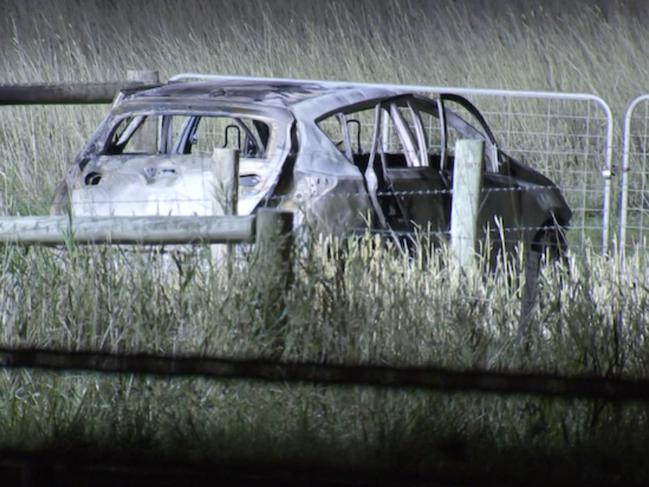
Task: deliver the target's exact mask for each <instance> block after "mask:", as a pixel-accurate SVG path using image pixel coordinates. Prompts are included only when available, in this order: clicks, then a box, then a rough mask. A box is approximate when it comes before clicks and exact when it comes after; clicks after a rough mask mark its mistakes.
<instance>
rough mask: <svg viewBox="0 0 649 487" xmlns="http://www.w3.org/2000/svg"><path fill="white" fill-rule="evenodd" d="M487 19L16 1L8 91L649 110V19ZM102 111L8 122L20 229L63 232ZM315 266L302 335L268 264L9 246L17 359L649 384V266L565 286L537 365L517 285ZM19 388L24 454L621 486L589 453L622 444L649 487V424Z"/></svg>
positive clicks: (64, 111) (307, 269) (548, 318)
mask: <svg viewBox="0 0 649 487" xmlns="http://www.w3.org/2000/svg"><path fill="white" fill-rule="evenodd" d="M469 3H470V2H467V3H466V4H464V3H461V2H380V3H378V4H377V3H376V2H354V3H353V4H351V3H350V4H348V3H343V2H329V3H327V4H321V3H319V2H318V3H316V2H298V1H290V0H283V1H281V2H272V3H263V4H260V3H258V2H250V1H245V0H239V1H232V2H220V3H219V5H218V8H216V7H215V6H214V4H213V3H212V2H207V1H194V2H182V3H180V2H171V1H165V2H155V3H154V2H147V3H145V2H126V1H112V2H80V1H77V2H74V1H67V2H59V3H56V4H55V6H54V5H53V4H51V3H49V2H44V1H42V2H39V1H25V2H18V1H16V2H9V3H8V4H7V5H5V6H4V11H5V14H4V15H3V17H2V18H1V19H0V45H1V46H2V52H1V53H0V81H2V82H14V81H37V80H48V81H49V80H97V79H119V78H122V77H123V74H124V72H125V71H126V69H129V68H142V67H156V68H159V69H160V70H161V74H162V76H163V77H164V76H167V75H170V74H173V73H176V72H182V71H202V72H219V73H234V74H259V75H281V76H296V77H310V78H333V79H353V80H363V81H372V80H376V81H394V82H404V81H407V82H419V83H426V84H438V85H451V86H452V85H459V86H462V85H468V86H483V87H496V88H520V89H546V90H566V91H593V92H595V93H599V94H605V95H607V99H608V100H610V101H611V103H612V105H613V106H614V108H615V109H616V110H617V111H618V113H619V111H620V110H621V108H622V107H623V105H624V103H625V102H626V100H627V99H629V98H631V97H632V96H634V95H635V94H636V93H638V92H640V91H642V88H643V86H644V85H643V83H644V80H645V79H646V78H647V75H648V74H649V73H648V71H649V64H647V62H646V52H645V47H644V46H645V44H646V42H645V38H646V33H645V29H644V26H643V25H641V24H640V22H639V20H637V19H639V18H641V16H640V15H638V16H633V15H629V13H638V12H639V10H642V11H644V10H643V9H644V8H645V7H644V6H643V3H642V2H629V3H625V4H624V5H623V6H621V7H619V8H618V9H612V8H610V6H609V7H606V5H607V4H606V3H602V5H603V6H604V7H605V8H604V11H600V10H599V9H598V8H597V7H594V6H591V4H590V3H586V2H583V3H582V4H581V5H582V6H581V7H575V6H573V7H571V8H570V9H569V10H567V11H564V10H560V9H559V6H560V5H563V4H565V2H563V3H562V2H554V3H553V2H549V3H544V5H546V6H545V7H543V8H541V7H534V8H532V6H531V3H528V2H495V1H493V2H489V1H483V2H473V3H472V5H473V7H469V6H468V5H469ZM638 9H639V10H638ZM577 14H578V15H577ZM103 111H104V109H103V108H98V107H95V108H77V107H56V108H53V107H48V108H37V107H34V108H25V107H20V108H11V109H8V108H3V109H2V114H1V115H0V171H1V172H0V193H1V194H2V198H1V201H0V203H1V204H2V205H3V206H2V211H4V212H7V213H39V212H44V211H46V210H47V207H48V205H49V201H50V198H51V195H52V194H53V190H54V186H55V185H56V183H57V182H58V181H59V180H60V179H61V177H62V175H63V172H64V170H65V169H66V167H67V165H68V164H69V163H70V161H71V159H72V157H73V155H74V153H75V152H76V151H77V150H78V149H79V147H80V146H81V144H82V143H83V141H84V140H85V139H86V138H87V137H88V135H89V134H90V132H91V131H92V130H93V128H94V126H96V124H97V123H98V121H99V119H100V118H101V116H102V114H103ZM314 245H315V247H314V248H312V249H310V251H309V252H305V253H303V258H302V259H301V260H300V261H299V262H298V263H297V264H296V266H298V267H297V268H298V271H297V274H296V275H297V278H296V282H295V284H294V286H293V287H292V289H291V290H290V292H289V293H288V295H287V297H286V303H287V304H286V308H285V309H284V310H283V311H284V312H285V315H284V316H285V317H284V318H282V319H278V316H277V315H276V312H277V309H275V308H274V307H273V306H272V304H273V303H268V302H267V299H266V298H267V297H266V296H265V295H264V293H263V292H260V287H259V285H258V276H259V274H258V273H256V272H255V271H254V269H250V268H249V267H248V264H247V263H246V262H243V263H242V264H241V266H242V267H241V270H240V272H238V273H236V274H235V275H234V276H233V277H228V276H226V275H225V274H224V273H223V272H221V270H220V269H219V268H218V267H214V266H210V265H209V263H208V262H207V261H205V260H203V259H202V257H201V256H200V253H201V249H196V253H197V255H185V257H184V261H183V263H181V264H180V265H179V266H176V265H175V264H171V263H170V261H169V259H168V258H160V256H159V255H158V254H156V253H155V252H152V251H147V250H141V251H139V252H135V253H133V252H128V253H125V252H124V251H122V250H120V249H93V250H79V249H76V250H72V251H69V252H66V253H57V252H53V251H51V250H47V249H38V248H31V249H28V250H26V249H20V248H15V247H6V248H4V249H2V257H1V258H0V265H1V266H2V272H1V273H0V337H2V342H3V343H4V344H12V345H36V346H57V347H59V346H60V347H65V348H70V349H79V348H86V347H92V348H103V349H110V350H128V351H142V350H148V351H154V352H163V353H177V352H182V351H191V352H196V351H197V350H198V351H201V352H205V353H214V354H220V355H228V356H259V355H262V356H264V355H273V356H276V355H278V354H279V355H280V356H281V358H283V359H287V360H293V359H310V360H321V361H335V362H338V361H345V362H372V363H392V364H404V363H408V364H414V363H422V364H423V363H432V364H438V365H439V364H444V365H448V366H452V367H480V368H488V369H501V368H508V369H526V370H544V371H557V372H561V373H595V374H602V375H608V376H634V377H636V376H642V377H646V376H647V372H648V370H647V367H648V366H649V365H648V364H649V361H648V357H647V352H646V340H647V332H646V330H645V323H646V322H647V313H649V282H648V280H647V279H648V278H647V276H646V273H645V272H644V269H645V268H646V257H645V255H644V254H642V253H638V254H635V255H633V256H630V257H628V259H627V261H626V262H625V265H626V269H625V272H621V271H620V262H618V261H617V260H616V259H606V258H603V257H601V256H600V255H598V254H596V253H593V252H591V251H590V250H589V249H586V250H585V251H584V255H583V257H581V258H580V259H576V260H573V261H572V262H571V268H570V269H569V272H566V271H559V270H557V269H554V268H548V269H546V270H545V271H544V272H545V275H544V277H543V279H542V285H543V287H542V290H541V306H540V309H539V311H538V313H537V316H536V320H535V324H534V326H533V327H532V337H531V342H530V348H529V350H528V351H526V352H523V351H522V350H520V349H518V348H517V347H515V346H514V344H513V338H514V335H515V331H516V326H517V323H518V313H519V304H520V289H518V287H517V284H516V279H515V278H512V276H511V270H509V271H507V270H506V269H501V270H500V271H499V272H497V273H495V274H494V275H490V276H489V277H486V278H484V279H483V278H481V279H479V280H476V281H474V282H463V283H461V282H458V281H456V280H454V279H453V278H452V276H451V273H450V270H449V268H448V266H447V265H445V259H444V255H443V253H436V254H434V255H433V257H431V258H430V259H427V260H423V259H417V258H415V259H412V258H409V257H407V256H403V255H401V254H399V253H398V252H394V251H390V250H387V249H385V248H384V247H382V246H378V248H377V246H375V245H372V244H371V243H370V242H363V243H361V244H360V245H359V246H357V247H354V248H353V249H352V250H351V251H350V255H349V256H348V257H347V260H346V265H345V267H344V268H343V267H342V266H341V265H340V262H339V261H337V260H332V259H331V258H330V257H328V255H330V253H328V252H326V250H323V244H322V243H319V244H314ZM278 337H279V339H280V340H279V341H278ZM278 343H280V344H282V347H281V348H278ZM0 384H1V387H0V391H1V392H0V431H2V432H3V434H2V445H3V446H10V447H11V446H13V447H20V448H30V447H43V446H54V447H57V448H72V447H79V446H83V445H87V444H93V445H95V446H102V445H103V446H106V447H111V446H112V445H115V444H118V443H119V444H120V445H122V446H123V447H124V448H132V449H134V450H138V451H140V452H143V454H147V453H151V454H153V452H160V451H163V452H175V453H177V454H179V453H182V454H183V455H185V456H186V457H188V458H199V457H201V458H215V457H223V456H225V457H228V456H232V457H254V456H259V455H269V453H268V452H274V453H272V454H270V457H271V458H294V459H295V458H297V459H299V460H302V461H312V460H316V459H318V460H320V461H331V462H334V463H335V462H338V463H351V464H371V465H382V466H384V467H388V468H392V467H394V468H408V469H412V470H415V471H416V470H419V469H425V468H433V469H435V468H440V469H445V468H446V469H449V468H455V469H456V470H457V468H458V465H460V466H463V467H462V468H464V467H466V465H469V464H471V465H473V466H474V467H475V465H476V462H475V461H472V459H475V458H477V456H479V455H482V456H481V457H479V458H483V459H486V460H485V461H484V462H483V463H481V467H480V468H484V469H485V470H484V471H487V469H489V468H490V467H494V468H496V467H498V468H500V467H502V468H506V465H507V464H509V463H511V462H510V459H511V458H512V457H511V455H512V452H515V451H518V452H519V455H521V453H520V452H521V451H522V452H525V451H535V452H538V451H539V450H538V449H539V448H541V449H542V450H543V451H546V452H548V451H553V452H560V454H562V455H563V453H565V452H568V453H570V452H575V451H577V450H579V449H580V448H581V450H580V451H582V453H579V454H577V453H575V454H574V455H572V454H568V456H567V457H566V458H569V459H570V460H571V461H572V460H575V461H576V462H577V464H579V465H582V466H584V470H583V471H582V472H581V473H580V474H579V475H582V474H583V475H582V477H581V478H588V475H590V474H592V475H596V474H597V473H598V472H599V473H600V474H601V473H602V472H601V471H600V470H601V469H605V467H603V466H602V465H600V464H598V463H597V462H594V461H591V460H589V459H591V457H587V458H586V457H584V458H586V459H584V458H582V457H581V456H579V455H582V454H583V451H585V450H583V448H585V447H588V448H590V449H592V450H593V451H595V453H594V454H593V455H594V456H593V457H592V458H596V457H597V455H600V454H601V455H604V454H605V453H606V451H607V449H606V447H604V446H602V445H603V443H601V441H600V440H601V439H602V438H606V442H607V443H606V445H608V446H610V445H614V444H616V442H618V441H619V445H626V446H625V448H624V449H619V450H618V453H619V458H620V459H626V460H625V461H624V462H622V461H620V462H619V463H618V464H617V465H616V468H617V470H616V471H617V472H618V473H624V471H625V470H624V469H626V475H635V474H636V473H638V475H640V473H641V471H640V470H637V469H638V468H639V465H640V464H641V461H642V452H644V451H646V441H647V440H646V439H647V433H648V430H647V421H648V420H649V419H648V417H647V409H646V408H645V407H643V406H641V405H629V406H619V405H604V404H600V403H597V402H594V401H593V402H583V403H581V402H579V403H565V402H553V401H549V400H538V399H533V398H527V397H522V398H514V399H499V398H496V397H482V396H479V397H476V396H473V395H453V396H441V395H437V394H429V393H427V394H423V393H420V394H416V393H412V392H380V391H374V390H364V389H360V388H359V389H353V388H350V389H343V390H339V389H323V388H319V387H307V386H303V387H288V386H282V385H278V386H273V387H270V386H264V385H257V384H241V383H238V382H228V383H214V382H209V381H201V380H178V381H176V380H174V381H165V380H160V379H150V378H134V377H128V376H123V377H108V378H106V377H96V376H93V375H77V374H65V375H56V374H51V373H40V372H27V371H22V372H16V371H8V372H3V373H2V375H0ZM252 438H254V440H252ZM447 440H448V441H447ZM448 444H452V445H460V446H459V449H458V448H455V447H453V448H450V449H449V448H447V446H448ZM589 451H590V450H589ZM570 455H572V456H570ZM584 455H585V454H584ZM527 460H529V461H530V462H531V460H530V458H528V459H527ZM579 462H582V463H579ZM625 462H626V463H625ZM478 463H479V462H478ZM528 463H529V462H528ZM521 465H522V466H521V468H523V467H524V466H525V465H528V464H525V463H524V462H523V463H521ZM499 466H500V467H499ZM528 466H529V465H528ZM480 468H478V470H480ZM540 471H541V472H542V469H540ZM521 472H522V470H521Z"/></svg>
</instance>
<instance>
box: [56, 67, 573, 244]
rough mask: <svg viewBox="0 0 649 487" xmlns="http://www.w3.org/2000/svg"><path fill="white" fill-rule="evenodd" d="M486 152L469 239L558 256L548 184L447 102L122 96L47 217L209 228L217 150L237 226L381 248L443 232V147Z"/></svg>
mask: <svg viewBox="0 0 649 487" xmlns="http://www.w3.org/2000/svg"><path fill="white" fill-rule="evenodd" d="M459 139H482V140H484V142H485V161H484V175H483V187H484V192H483V196H482V201H481V205H480V216H479V227H480V228H481V229H482V237H483V238H485V237H486V234H487V232H491V241H493V242H496V244H497V245H499V246H505V247H513V245H514V244H515V243H517V242H524V243H525V244H526V245H527V246H528V248H534V247H535V246H536V247H539V246H542V245H561V246H562V245H564V242H563V236H562V235H563V234H562V230H563V229H564V228H565V227H566V226H567V225H568V223H569V220H570V217H571V211H570V209H569V207H568V205H567V204H566V201H565V200H564V198H563V196H562V194H561V192H560V191H559V189H558V188H557V187H556V185H555V184H553V183H552V182H551V181H550V180H549V179H548V178H546V177H545V176H543V175H542V174H540V173H539V172H537V171H535V170H534V169H532V168H531V167H529V166H527V165H524V164H522V163H521V162H518V161H516V160H514V159H512V158H511V157H509V156H508V155H507V154H505V153H504V152H503V151H501V150H500V149H499V148H498V145H497V143H496V139H495V137H494V134H493V132H492V130H491V129H490V128H489V126H488V125H487V123H486V121H485V119H484V118H483V116H482V115H481V113H480V112H479V111H478V109H477V108H476V107H475V106H474V105H473V104H471V103H470V102H469V101H468V100H467V99H465V98H463V97H461V96H458V95H455V94H452V93H436V94H428V95H426V96H424V95H422V94H418V93H413V92H406V91H403V90H399V89H396V88H386V87H380V86H369V85H354V84H349V85H344V84H336V85H330V84H327V83H318V82H298V81H295V82H291V81H286V80H255V79H249V80H241V79H232V80H228V79H222V78H216V77H215V78H214V79H211V78H209V77H203V78H200V79H179V80H177V81H170V82H168V83H165V84H162V85H158V86H153V87H147V88H142V89H137V90H131V91H125V92H122V93H120V94H119V95H118V96H117V98H116V99H115V102H114V104H113V108H112V110H111V111H110V113H109V114H108V116H107V117H106V118H105V119H104V120H103V122H102V123H101V125H100V126H99V128H98V129H97V130H96V132H95V133H94V135H93V136H92V137H91V139H90V140H89V142H88V143H87V144H86V146H85V147H84V148H83V150H82V151H81V152H80V153H79V155H78V156H77V158H76V160H75V162H74V165H73V166H72V167H71V168H70V170H69V171H68V173H67V176H66V178H65V181H64V182H63V183H62V184H61V186H60V188H59V190H58V193H57V195H56V198H55V202H54V205H53V208H52V210H53V213H56V214H64V213H71V214H72V215H73V216H74V215H78V216H111V215H116V216H117V215H122V216H131V215H212V214H215V213H214V212H215V205H214V199H215V196H214V187H215V184H216V183H218V181H215V178H217V174H218V171H215V168H214V164H215V162H214V160H213V159H212V153H213V149H214V148H231V149H237V150H238V151H239V153H240V168H239V172H240V174H239V188H238V189H239V199H238V205H237V213H238V214H241V215H246V214H251V213H254V212H255V211H256V210H257V209H258V208H260V207H269V206H270V207H280V208H286V209H293V210H295V211H296V218H297V221H298V223H299V224H301V225H302V227H311V228H313V229H315V230H316V231H318V232H326V233H334V234H345V233H354V232H359V231H361V232H362V231H366V230H367V229H369V230H371V231H375V232H385V233H387V234H389V235H392V236H395V235H396V236H401V237H402V236H404V235H411V234H413V232H415V231H416V230H417V229H420V230H421V231H427V232H431V233H435V232H437V233H439V234H442V235H443V234H445V233H447V232H448V230H449V227H450V212H451V210H450V209H451V198H452V191H451V188H452V183H453V165H454V147H455V142H456V141H457V140H459Z"/></svg>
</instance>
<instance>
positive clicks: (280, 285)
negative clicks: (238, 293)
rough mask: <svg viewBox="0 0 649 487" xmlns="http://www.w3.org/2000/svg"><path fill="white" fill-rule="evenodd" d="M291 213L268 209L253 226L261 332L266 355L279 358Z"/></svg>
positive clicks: (288, 276) (287, 281) (288, 272)
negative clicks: (266, 346) (266, 351)
mask: <svg viewBox="0 0 649 487" xmlns="http://www.w3.org/2000/svg"><path fill="white" fill-rule="evenodd" d="M292 253H293V213H292V212H290V211H280V210H276V209H270V208H268V209H267V208H260V209H259V210H257V217H256V222H255V265H256V266H257V272H256V274H255V284H256V288H257V292H258V293H259V294H258V296H257V303H258V307H259V314H260V316H261V317H262V322H263V323H264V329H263V330H260V331H261V332H262V334H263V336H264V337H265V338H266V339H267V340H269V342H268V343H269V348H268V350H269V353H270V355H271V356H274V357H279V356H281V354H282V351H283V350H284V346H285V343H284V339H285V332H284V328H285V325H286V319H287V313H286V291H287V290H288V287H289V285H290V284H291V282H292V280H293V274H292V269H293V263H292V261H291V259H292Z"/></svg>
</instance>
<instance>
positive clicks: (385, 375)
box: [0, 348, 649, 402]
mask: <svg viewBox="0 0 649 487" xmlns="http://www.w3.org/2000/svg"><path fill="white" fill-rule="evenodd" d="M0 367H9V368H16V367H17V368H37V369H46V370H60V371H92V372H103V373H126V374H151V375H159V376H166V377H170V376H202V377H208V378H212V379H244V380H246V379H247V380H257V381H264V382H282V383H283V382H298V383H300V382H301V383H315V384H331V385H347V386H350V385H351V386H355V385H365V386H373V387H382V388H390V389H408V388H411V389H424V390H437V391H445V392H449V393H450V392H455V393H457V392H482V393H491V394H498V395H519V394H529V395H535V396H545V397H556V398H562V399H598V400H605V401H613V402H617V401H649V380H646V379H641V380H630V379H615V378H607V377H596V376H581V377H579V376H576V377H562V376H558V375H554V374H544V373H516V372H495V371H486V370H449V369H444V368H438V367H390V366H385V365H380V366H378V365H335V364H318V363H286V362H275V361H267V360H236V359H227V358H216V357H204V356H164V355H149V354H138V355H129V354H116V353H104V352H91V351H87V352H83V351H77V352H68V351H62V350H48V349H11V348H0Z"/></svg>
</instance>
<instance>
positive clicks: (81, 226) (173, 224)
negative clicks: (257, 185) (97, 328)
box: [0, 216, 255, 245]
mask: <svg viewBox="0 0 649 487" xmlns="http://www.w3.org/2000/svg"><path fill="white" fill-rule="evenodd" d="M254 219H255V217H254V216H116V217H76V218H73V220H72V221H70V219H69V218H68V217H67V216H23V217H2V218H0V242H13V243H23V244H45V245H64V244H65V243H66V242H70V241H75V242H77V243H82V244H88V243H113V244H170V245H171V244H187V243H193V242H205V243H238V242H241V243H243V242H253V241H254V230H255V228H254Z"/></svg>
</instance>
